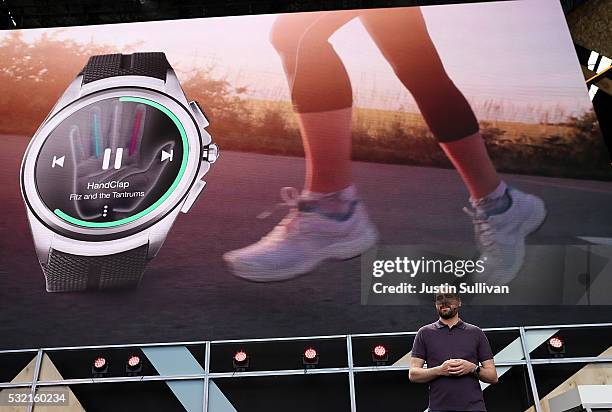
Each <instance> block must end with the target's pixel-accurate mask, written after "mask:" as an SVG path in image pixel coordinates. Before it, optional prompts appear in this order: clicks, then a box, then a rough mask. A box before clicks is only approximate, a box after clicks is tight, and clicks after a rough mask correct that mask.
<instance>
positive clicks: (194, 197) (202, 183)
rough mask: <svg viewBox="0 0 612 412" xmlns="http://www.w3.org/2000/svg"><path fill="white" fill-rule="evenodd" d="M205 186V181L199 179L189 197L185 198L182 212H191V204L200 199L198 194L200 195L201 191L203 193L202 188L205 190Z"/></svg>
mask: <svg viewBox="0 0 612 412" xmlns="http://www.w3.org/2000/svg"><path fill="white" fill-rule="evenodd" d="M205 187H206V182H205V181H203V180H198V181H197V182H195V184H194V185H193V187H192V188H191V190H190V191H189V194H188V195H187V198H186V199H185V203H183V206H182V207H181V212H183V213H187V212H189V209H191V206H193V204H194V203H195V201H196V200H197V199H198V196H200V193H202V190H204V188H205Z"/></svg>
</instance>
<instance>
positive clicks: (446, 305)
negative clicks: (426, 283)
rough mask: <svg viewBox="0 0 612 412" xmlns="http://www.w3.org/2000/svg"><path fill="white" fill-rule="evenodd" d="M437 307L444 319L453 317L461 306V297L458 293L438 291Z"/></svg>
mask: <svg viewBox="0 0 612 412" xmlns="http://www.w3.org/2000/svg"><path fill="white" fill-rule="evenodd" d="M435 302H436V309H437V311H438V315H440V317H441V318H442V319H451V318H453V317H455V315H457V313H458V312H459V308H460V307H461V298H460V297H459V295H457V294H456V293H436V294H435Z"/></svg>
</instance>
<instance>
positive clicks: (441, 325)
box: [435, 319, 465, 329]
mask: <svg viewBox="0 0 612 412" xmlns="http://www.w3.org/2000/svg"><path fill="white" fill-rule="evenodd" d="M435 325H436V328H438V329H442V328H447V327H448V326H446V325H445V324H444V323H442V321H441V320H440V319H438V321H437V322H436V323H435ZM453 328H459V329H465V323H463V321H462V320H461V319H459V322H457V323H455V326H453Z"/></svg>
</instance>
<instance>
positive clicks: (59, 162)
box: [51, 156, 66, 168]
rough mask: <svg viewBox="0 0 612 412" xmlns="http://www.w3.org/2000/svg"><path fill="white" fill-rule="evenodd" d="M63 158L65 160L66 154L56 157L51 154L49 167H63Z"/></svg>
mask: <svg viewBox="0 0 612 412" xmlns="http://www.w3.org/2000/svg"><path fill="white" fill-rule="evenodd" d="M64 160H66V156H62V157H57V156H53V162H52V163H51V168H55V166H56V165H57V166H59V167H64Z"/></svg>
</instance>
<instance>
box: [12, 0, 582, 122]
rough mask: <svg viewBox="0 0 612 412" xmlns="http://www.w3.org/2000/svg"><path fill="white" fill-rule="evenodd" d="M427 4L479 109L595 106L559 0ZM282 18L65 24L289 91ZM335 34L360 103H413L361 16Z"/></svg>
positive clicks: (445, 51) (452, 69) (281, 94)
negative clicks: (278, 22) (279, 33)
mask: <svg viewBox="0 0 612 412" xmlns="http://www.w3.org/2000/svg"><path fill="white" fill-rule="evenodd" d="M422 10H423V14H424V16H425V19H426V21H427V25H428V28H429V31H430V34H431V37H432V38H433V40H434V43H435V44H436V46H437V48H438V52H439V54H440V56H441V57H442V60H443V61H444V63H445V67H446V69H447V71H448V73H449V74H450V76H451V78H452V79H453V80H454V81H455V83H456V84H457V85H458V86H459V88H460V89H461V90H462V91H463V93H464V94H465V95H466V96H467V97H468V99H469V100H470V101H471V102H472V103H473V105H474V106H475V108H476V110H477V112H478V110H479V107H480V104H481V103H482V102H483V101H485V100H493V101H496V102H498V103H501V104H503V105H505V106H506V107H507V108H508V109H507V110H506V116H508V117H510V120H532V121H533V120H538V119H533V118H529V116H530V114H529V113H530V111H529V109H528V106H530V107H533V108H536V109H537V108H542V109H544V110H549V111H551V112H552V111H554V110H555V107H558V108H560V109H561V110H563V111H565V112H566V113H568V114H572V113H580V112H582V111H583V110H585V109H587V108H590V107H591V103H590V101H589V99H588V94H587V89H586V87H585V86H584V79H583V77H582V73H581V71H580V68H579V64H578V60H577V57H576V54H575V51H574V48H573V45H572V40H571V37H570V34H569V30H568V28H567V24H566V22H565V18H564V15H563V12H562V9H561V6H560V4H559V2H558V1H557V0H520V1H509V2H508V1H504V2H489V3H475V4H461V5H444V6H427V7H423V8H422ZM389 12H390V13H392V12H393V9H389ZM275 18H276V16H275V15H259V16H240V17H222V18H205V19H190V20H174V21H165V22H147V23H129V24H114V25H103V26H86V27H75V28H65V29H61V30H62V32H61V33H60V35H59V36H60V37H61V38H72V39H75V40H77V41H80V42H89V41H90V40H93V41H94V42H97V43H105V44H111V45H117V46H118V47H123V46H125V45H126V44H134V43H139V44H141V45H140V46H139V47H138V50H143V51H144V50H146V51H164V52H166V54H167V55H168V58H169V60H170V62H171V63H172V64H173V65H174V66H175V68H176V69H177V71H178V73H179V76H181V75H183V76H184V75H185V71H188V70H189V69H190V68H192V67H194V65H200V64H209V63H213V64H214V65H215V67H216V73H217V74H218V75H219V76H226V77H227V78H228V80H230V81H231V82H232V83H233V84H235V85H238V86H240V85H245V86H249V87H250V89H251V96H253V97H256V98H267V99H282V100H288V99H289V94H288V88H287V84H286V81H285V77H284V74H283V72H282V67H281V63H280V60H279V58H278V56H277V54H276V52H275V51H274V49H273V48H272V47H271V45H270V42H269V32H270V28H271V25H272V23H273V22H274V19H275ZM46 30H47V31H55V30H60V29H53V30H50V29H46ZM41 33H42V30H41V29H35V30H24V34H25V36H26V39H34V38H36V37H37V36H40V34H41ZM0 36H2V34H0ZM330 41H331V43H332V44H333V45H334V47H335V49H336V51H337V52H338V54H339V55H340V56H341V58H342V59H343V61H344V62H345V65H346V67H347V70H348V72H349V75H350V77H351V80H352V83H353V93H354V95H355V98H356V104H357V105H358V106H362V107H377V108H384V109H397V108H400V107H402V106H403V107H405V108H406V109H409V110H413V108H414V100H412V98H411V97H410V95H409V94H408V93H407V92H406V91H405V89H404V88H403V86H402V85H401V83H400V82H399V81H398V80H397V78H396V77H395V76H394V74H393V72H392V71H391V69H390V68H389V66H388V64H387V62H386V61H385V60H384V58H383V57H382V55H381V54H380V52H379V51H378V49H377V48H376V46H375V45H374V43H373V42H372V40H371V39H370V38H369V36H368V34H367V32H366V31H365V29H364V28H363V26H362V25H361V23H360V22H359V20H357V19H355V20H353V21H351V22H350V23H348V24H346V25H345V26H344V27H342V28H341V29H339V30H338V31H337V32H336V33H335V34H334V35H333V36H332V37H331V40H330ZM181 72H183V73H181ZM513 110H514V112H512V111H513ZM510 112H512V113H510Z"/></svg>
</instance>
